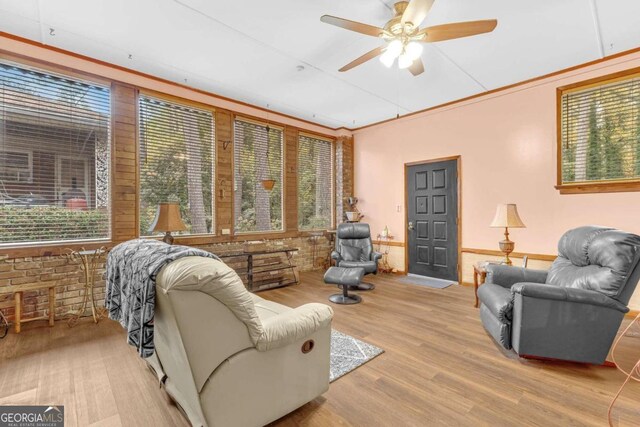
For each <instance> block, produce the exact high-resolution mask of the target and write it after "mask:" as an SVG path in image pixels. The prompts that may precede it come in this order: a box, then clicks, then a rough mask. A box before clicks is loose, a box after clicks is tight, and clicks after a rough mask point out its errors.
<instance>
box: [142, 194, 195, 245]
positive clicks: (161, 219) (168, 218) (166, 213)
mask: <svg viewBox="0 0 640 427" xmlns="http://www.w3.org/2000/svg"><path fill="white" fill-rule="evenodd" d="M186 229H187V226H186V225H184V222H182V218H180V206H179V205H178V204H177V203H160V204H159V205H158V211H157V212H156V217H155V219H154V220H153V224H151V227H149V232H151V233H155V232H156V231H162V232H164V233H165V235H164V237H163V238H162V241H163V242H165V243H168V244H170V245H172V244H173V236H172V235H171V232H172V231H184V230H186Z"/></svg>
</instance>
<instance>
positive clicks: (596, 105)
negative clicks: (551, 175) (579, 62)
mask: <svg viewBox="0 0 640 427" xmlns="http://www.w3.org/2000/svg"><path fill="white" fill-rule="evenodd" d="M561 108H562V115H561V123H560V124H559V125H560V126H561V132H562V134H561V141H560V142H559V143H560V144H561V147H560V153H561V156H562V163H561V166H562V174H561V176H562V182H561V184H585V183H587V184H588V183H615V182H626V181H635V180H638V179H640V78H639V77H637V76H636V77H631V78H627V79H624V80H618V81H613V82H609V83H607V82H604V83H602V84H599V85H596V86H588V87H585V88H582V89H581V88H578V89H576V90H570V91H566V92H564V93H563V94H562V99H561Z"/></svg>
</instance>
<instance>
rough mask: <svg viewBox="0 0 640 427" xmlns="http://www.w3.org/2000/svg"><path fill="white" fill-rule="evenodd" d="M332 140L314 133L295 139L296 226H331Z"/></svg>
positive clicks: (300, 227)
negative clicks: (316, 135) (296, 166)
mask: <svg viewBox="0 0 640 427" xmlns="http://www.w3.org/2000/svg"><path fill="white" fill-rule="evenodd" d="M332 223H333V143H332V142H331V141H327V140H324V139H319V138H315V137H313V136H306V135H300V137H299V139H298V229H300V230H319V229H327V228H331V227H332Z"/></svg>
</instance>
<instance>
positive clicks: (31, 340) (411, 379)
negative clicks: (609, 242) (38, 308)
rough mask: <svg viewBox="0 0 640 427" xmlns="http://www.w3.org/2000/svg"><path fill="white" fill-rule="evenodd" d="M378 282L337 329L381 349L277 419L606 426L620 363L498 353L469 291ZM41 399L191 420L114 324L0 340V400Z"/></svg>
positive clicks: (624, 406)
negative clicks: (586, 363)
mask: <svg viewBox="0 0 640 427" xmlns="http://www.w3.org/2000/svg"><path fill="white" fill-rule="evenodd" d="M371 281H372V282H374V283H376V285H377V288H376V290H374V291H372V292H362V293H361V295H362V296H363V298H364V302H363V303H362V304H359V305H355V306H336V305H333V304H332V307H333V308H334V310H335V318H334V322H333V327H334V328H335V329H338V330H340V331H342V332H345V333H347V334H351V335H353V336H355V337H357V338H360V339H363V340H365V341H368V342H370V343H372V344H375V345H377V346H379V347H382V348H383V349H384V350H385V353H384V354H382V355H381V356H379V357H378V358H376V359H374V360H373V361H371V362H369V363H367V364H366V365H364V366H362V367H360V368H358V369H357V370H355V371H353V372H351V373H349V374H347V375H346V376H344V377H342V378H340V379H338V380H337V381H335V382H334V383H332V384H331V387H330V389H329V391H328V392H327V393H325V394H324V395H323V396H322V397H320V398H318V399H316V400H315V401H313V402H311V403H309V404H307V405H305V406H303V407H302V408H300V409H298V410H297V411H295V412H293V413H291V414H289V415H288V416H286V417H283V418H282V419H280V420H278V421H276V422H275V423H273V425H277V426H294V425H305V426H316V425H322V426H325V425H327V426H328V425H331V426H336V425H338V426H339V425H355V426H391V425H394V426H425V425H449V426H451V425H473V426H476V425H491V426H503V425H504V426H508V425H518V426H523V425H537V426H555V425H557V426H566V425H576V426H585V425H586V426H603V425H606V413H607V406H608V404H609V402H610V400H611V398H612V397H613V395H614V393H615V391H616V390H617V388H618V387H619V385H620V384H621V382H622V380H623V376H622V375H621V374H620V373H619V372H618V371H617V370H615V369H613V368H606V367H594V366H583V365H579V364H573V363H549V362H541V361H530V360H522V359H519V358H517V357H515V356H514V355H513V354H512V353H510V352H504V351H502V350H501V349H500V348H498V347H497V346H496V345H495V344H494V343H493V342H492V340H491V338H489V336H488V335H487V334H486V333H485V332H484V330H483V329H482V326H481V324H480V321H479V319H478V310H477V309H475V308H473V290H472V289H471V288H468V287H458V286H452V287H449V288H447V289H431V288H424V287H420V286H413V285H406V284H402V283H399V282H398V281H397V280H396V279H395V278H394V277H392V276H379V277H374V278H372V279H371ZM335 291H336V289H335V288H331V287H328V286H326V285H324V284H323V283H322V276H321V274H319V273H307V274H303V275H302V284H301V285H299V286H295V287H288V288H283V289H277V290H272V291H267V292H262V293H261V294H260V295H261V296H262V297H265V298H267V299H271V300H274V301H277V302H280V303H283V304H286V305H289V306H298V305H301V304H304V303H307V302H326V301H327V300H326V298H327V296H328V295H329V294H331V293H334V292H335ZM625 324H626V322H625ZM639 337H640V334H639V333H637V332H636V334H635V335H634V336H631V337H629V338H627V339H626V344H625V345H624V347H623V349H622V350H623V351H622V354H623V356H624V357H622V361H623V362H624V363H626V365H627V366H628V365H629V364H630V363H631V362H632V361H634V360H633V359H634V358H636V360H637V358H638V357H640V339H639ZM36 403H37V404H63V405H65V411H66V416H67V421H68V423H67V425H69V426H74V425H79V426H87V425H96V426H97V425H100V426H111V425H114V426H117V425H124V426H135V425H140V426H149V425H154V426H174V425H175V426H186V425H188V423H187V422H186V421H185V420H184V418H183V417H182V415H181V414H180V412H179V411H178V410H177V408H176V407H175V406H173V405H172V404H171V403H170V401H169V399H168V398H167V396H166V394H165V393H164V391H162V390H161V389H159V388H158V385H157V382H156V381H155V380H154V378H153V377H152V375H151V374H150V373H149V372H148V371H147V369H146V367H145V364H144V362H143V361H142V360H141V359H140V358H139V357H138V356H137V355H136V353H135V352H134V351H133V349H132V348H130V347H129V346H128V345H127V344H126V341H125V334H124V331H123V330H122V329H121V328H120V326H119V325H118V324H117V323H115V322H112V321H103V322H101V323H100V324H98V325H94V324H92V323H90V322H88V321H86V320H85V321H84V322H82V323H81V324H80V325H78V326H76V327H75V328H73V329H69V328H68V327H67V325H66V324H65V322H62V321H60V322H57V323H56V326H55V327H53V328H48V327H47V326H46V324H44V323H37V324H31V325H28V326H27V327H25V329H24V331H23V333H22V334H21V335H15V334H11V335H9V336H8V337H7V338H5V339H4V340H1V341H0V405H3V404H36ZM615 420H616V421H615V422H616V425H624V426H627V425H628V426H632V425H640V384H638V383H633V384H630V385H629V386H628V388H627V390H626V391H625V393H624V394H623V397H622V399H621V400H620V401H619V403H618V406H617V409H616V411H615Z"/></svg>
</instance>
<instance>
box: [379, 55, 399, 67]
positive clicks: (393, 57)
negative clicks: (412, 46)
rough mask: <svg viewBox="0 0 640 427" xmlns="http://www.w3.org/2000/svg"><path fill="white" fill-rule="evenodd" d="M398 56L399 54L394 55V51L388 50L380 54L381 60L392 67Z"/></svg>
mask: <svg viewBox="0 0 640 427" xmlns="http://www.w3.org/2000/svg"><path fill="white" fill-rule="evenodd" d="M397 56H398V55H394V54H393V52H389V51H386V52H385V53H383V54H382V55H380V62H382V63H383V64H384V66H385V67H387V68H391V66H392V65H393V63H394V62H395V61H396V57H397Z"/></svg>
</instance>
